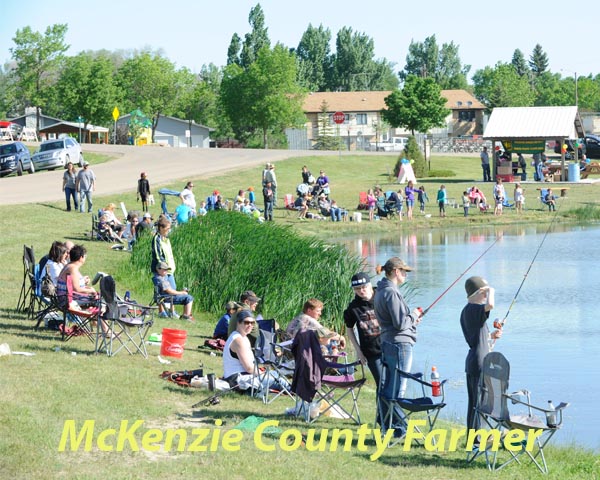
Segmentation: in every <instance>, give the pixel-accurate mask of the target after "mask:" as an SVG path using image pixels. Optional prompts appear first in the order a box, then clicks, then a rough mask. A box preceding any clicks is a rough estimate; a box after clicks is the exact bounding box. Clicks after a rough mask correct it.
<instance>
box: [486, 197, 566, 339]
mask: <svg viewBox="0 0 600 480" xmlns="http://www.w3.org/2000/svg"><path fill="white" fill-rule="evenodd" d="M559 210H560V206H559V207H558V208H557V209H556V210H555V211H554V216H553V217H552V221H551V222H550V225H548V228H547V229H546V233H545V234H544V236H543V237H542V241H541V242H540V244H539V245H538V248H537V250H536V252H535V255H534V256H533V258H532V259H531V262H530V263H529V267H527V270H526V271H525V275H523V280H521V284H520V285H519V288H518V289H517V292H516V293H515V296H514V297H513V299H512V302H510V305H509V307H508V310H507V311H506V315H504V318H503V319H502V320H499V319H498V318H496V319H495V320H494V328H495V329H497V330H502V328H503V327H504V325H505V323H506V319H507V318H508V315H509V314H510V311H511V310H512V308H513V306H514V304H515V303H516V302H517V297H518V296H519V293H521V288H523V284H524V283H525V280H527V277H528V275H529V272H530V270H531V267H533V264H534V262H535V259H536V258H537V256H538V255H539V253H540V251H541V250H542V246H543V245H544V242H545V241H546V237H547V236H548V234H549V233H550V229H551V228H552V225H554V221H555V220H556V219H557V218H558V211H559ZM496 340H497V339H496V338H494V339H493V341H492V348H493V347H494V345H495V344H496Z"/></svg>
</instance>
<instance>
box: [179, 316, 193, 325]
mask: <svg viewBox="0 0 600 480" xmlns="http://www.w3.org/2000/svg"><path fill="white" fill-rule="evenodd" d="M180 318H181V319H182V320H187V321H188V322H192V323H193V322H195V321H196V320H195V319H194V317H193V316H192V315H182V316H181V317H180Z"/></svg>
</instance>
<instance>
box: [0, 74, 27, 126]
mask: <svg viewBox="0 0 600 480" xmlns="http://www.w3.org/2000/svg"><path fill="white" fill-rule="evenodd" d="M12 69H13V67H12V66H11V65H10V64H8V63H6V64H4V67H2V66H0V118H10V117H14V116H16V115H17V113H18V112H19V111H22V110H23V108H20V107H21V106H20V105H19V102H18V100H17V94H16V88H15V79H14V77H13V76H12V75H11V73H10V72H11V70H12Z"/></svg>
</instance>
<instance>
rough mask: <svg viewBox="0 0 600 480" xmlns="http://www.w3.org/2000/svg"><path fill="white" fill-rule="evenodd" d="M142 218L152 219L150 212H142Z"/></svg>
mask: <svg viewBox="0 0 600 480" xmlns="http://www.w3.org/2000/svg"><path fill="white" fill-rule="evenodd" d="M143 218H149V219H150V220H152V214H151V213H149V212H146V213H144V217H143Z"/></svg>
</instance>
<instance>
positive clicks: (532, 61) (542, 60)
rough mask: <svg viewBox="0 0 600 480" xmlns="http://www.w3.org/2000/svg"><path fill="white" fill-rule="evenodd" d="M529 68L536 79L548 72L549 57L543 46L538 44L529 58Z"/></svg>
mask: <svg viewBox="0 0 600 480" xmlns="http://www.w3.org/2000/svg"><path fill="white" fill-rule="evenodd" d="M529 67H530V68H531V73H533V76H534V77H537V76H539V75H541V74H542V73H544V72H545V71H546V70H548V55H546V52H544V49H543V48H542V46H541V45H540V44H539V43H538V44H537V45H536V46H535V47H534V49H533V52H531V56H530V57H529Z"/></svg>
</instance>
